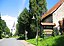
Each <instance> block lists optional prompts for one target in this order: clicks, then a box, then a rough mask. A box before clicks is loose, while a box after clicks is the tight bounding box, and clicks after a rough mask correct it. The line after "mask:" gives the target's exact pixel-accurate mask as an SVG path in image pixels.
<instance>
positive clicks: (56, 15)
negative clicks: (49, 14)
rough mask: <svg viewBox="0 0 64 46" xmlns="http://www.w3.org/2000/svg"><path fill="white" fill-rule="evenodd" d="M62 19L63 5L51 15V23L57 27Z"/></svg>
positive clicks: (63, 14) (63, 16) (63, 15)
mask: <svg viewBox="0 0 64 46" xmlns="http://www.w3.org/2000/svg"><path fill="white" fill-rule="evenodd" d="M62 18H64V3H63V4H62V5H61V6H60V7H59V8H58V9H57V10H56V11H55V12H54V13H53V23H55V24H56V27H57V26H58V25H59V24H58V21H59V20H62Z"/></svg>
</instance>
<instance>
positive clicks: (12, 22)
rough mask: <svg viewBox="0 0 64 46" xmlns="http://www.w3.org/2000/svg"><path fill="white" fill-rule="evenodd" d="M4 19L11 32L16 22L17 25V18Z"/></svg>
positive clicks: (6, 17) (6, 16)
mask: <svg viewBox="0 0 64 46" xmlns="http://www.w3.org/2000/svg"><path fill="white" fill-rule="evenodd" d="M2 19H3V20H5V22H6V24H7V26H8V27H9V29H10V30H11V28H12V26H13V24H14V22H15V24H16V23H17V18H16V17H12V16H8V15H4V16H2Z"/></svg>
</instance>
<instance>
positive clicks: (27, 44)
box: [18, 40, 35, 46]
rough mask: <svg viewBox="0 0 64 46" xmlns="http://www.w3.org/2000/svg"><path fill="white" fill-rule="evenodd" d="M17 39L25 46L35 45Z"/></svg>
mask: <svg viewBox="0 0 64 46" xmlns="http://www.w3.org/2000/svg"><path fill="white" fill-rule="evenodd" d="M18 41H20V42H21V43H23V44H24V45H25V46H35V45H32V44H30V43H29V42H26V41H25V40H18Z"/></svg>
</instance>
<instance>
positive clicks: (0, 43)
mask: <svg viewBox="0 0 64 46" xmlns="http://www.w3.org/2000/svg"><path fill="white" fill-rule="evenodd" d="M0 46H24V44H23V43H22V42H20V41H18V40H16V39H14V38H8V39H3V40H0Z"/></svg>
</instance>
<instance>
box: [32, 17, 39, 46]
mask: <svg viewBox="0 0 64 46" xmlns="http://www.w3.org/2000/svg"><path fill="white" fill-rule="evenodd" d="M32 19H35V20H36V24H37V29H36V31H37V32H36V46H38V18H37V16H36V18H35V17H34V16H33V18H32Z"/></svg>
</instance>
